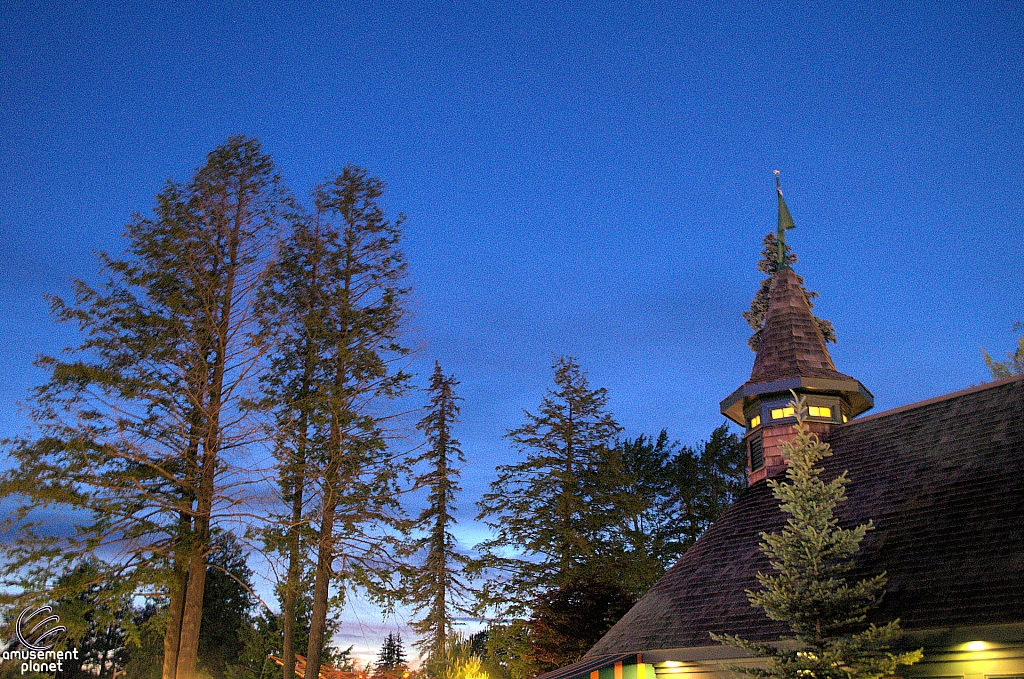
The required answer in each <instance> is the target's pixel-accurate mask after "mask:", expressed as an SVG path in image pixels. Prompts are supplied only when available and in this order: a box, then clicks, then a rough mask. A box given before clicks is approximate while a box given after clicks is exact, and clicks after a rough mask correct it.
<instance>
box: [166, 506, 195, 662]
mask: <svg viewBox="0 0 1024 679" xmlns="http://www.w3.org/2000/svg"><path fill="white" fill-rule="evenodd" d="M183 520H184V517H183ZM187 583H188V570H187V568H186V561H185V558H184V555H183V554H181V553H178V554H175V557H174V574H173V576H172V581H171V587H170V590H171V593H170V594H171V596H170V598H171V601H170V605H169V606H168V608H167V630H166V631H165V632H164V665H163V671H162V672H161V674H160V676H161V679H175V674H176V672H177V667H178V646H179V644H180V642H181V613H182V611H183V610H184V608H185V587H186V584H187Z"/></svg>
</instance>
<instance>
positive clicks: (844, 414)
mask: <svg viewBox="0 0 1024 679" xmlns="http://www.w3.org/2000/svg"><path fill="white" fill-rule="evenodd" d="M843 424H846V413H843Z"/></svg>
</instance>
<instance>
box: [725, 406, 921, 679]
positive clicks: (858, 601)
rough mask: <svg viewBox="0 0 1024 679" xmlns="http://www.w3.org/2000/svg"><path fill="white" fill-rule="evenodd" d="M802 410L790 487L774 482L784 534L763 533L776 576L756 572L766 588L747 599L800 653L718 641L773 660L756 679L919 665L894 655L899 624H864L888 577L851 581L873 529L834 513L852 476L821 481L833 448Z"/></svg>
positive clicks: (847, 674) (839, 678) (856, 678)
mask: <svg viewBox="0 0 1024 679" xmlns="http://www.w3.org/2000/svg"><path fill="white" fill-rule="evenodd" d="M793 405H794V407H795V409H796V410H797V411H798V416H797V424H796V432H797V435H796V438H795V439H794V440H793V441H792V442H790V443H787V444H785V447H784V449H783V450H784V455H785V456H786V460H787V462H788V463H789V467H788V469H787V470H786V481H787V482H786V483H780V482H778V481H776V480H774V479H770V480H769V481H768V483H769V485H770V487H771V489H772V492H773V493H774V495H775V498H776V499H777V500H778V501H779V502H780V506H781V509H782V511H783V512H785V513H787V514H790V518H789V520H788V521H787V524H786V527H785V528H783V529H782V531H781V532H779V533H774V534H767V533H762V535H761V537H762V539H763V542H762V543H761V550H762V551H763V552H764V553H765V554H766V555H768V558H769V560H770V562H771V564H772V568H773V569H774V571H775V573H774V574H763V573H758V575H757V579H758V581H759V582H760V583H761V589H760V590H759V591H757V592H749V591H748V592H747V596H748V598H749V599H750V604H751V605H752V606H755V607H757V608H762V609H764V612H765V613H766V614H767V615H768V617H769V618H771V619H772V620H780V621H783V622H785V623H787V624H788V625H789V627H790V629H792V631H793V636H792V638H791V640H792V641H795V642H796V644H795V646H789V645H786V646H780V645H776V644H770V643H762V642H752V641H746V640H744V639H741V638H739V637H737V636H734V635H729V634H726V635H722V636H719V635H715V634H712V635H711V636H712V638H714V639H715V640H716V641H718V642H720V643H724V644H726V645H729V646H734V647H736V648H741V649H745V650H748V651H753V652H754V653H755V654H757V655H759V656H762V657H765V658H767V659H768V664H767V666H766V667H759V668H752V669H742V670H741V673H742V674H745V675H746V676H750V677H761V678H765V679H879V677H884V676H890V675H892V674H893V673H894V672H895V670H896V668H897V667H899V666H900V665H910V664H912V663H914V662H916V661H917V660H919V659H920V658H921V652H920V651H912V652H893V651H892V649H891V645H892V643H893V642H894V641H895V640H896V639H897V638H898V637H899V636H900V634H901V631H900V627H899V621H892V622H889V623H887V624H885V625H882V626H876V625H875V624H874V623H872V624H868V623H867V622H866V620H867V615H868V612H869V611H870V610H871V608H872V607H874V606H875V605H877V603H878V601H879V599H880V598H881V596H882V593H883V592H884V590H885V583H886V576H885V573H880V574H878V575H876V576H874V577H870V578H867V579H864V580H859V581H856V582H852V583H851V582H848V581H847V577H846V576H847V575H849V573H850V571H851V570H852V569H853V561H852V557H853V555H854V554H856V553H857V551H858V550H859V549H860V543H861V541H862V540H863V539H864V536H865V534H867V532H868V531H870V530H872V529H873V526H872V524H871V522H870V521H869V522H868V523H866V524H861V525H859V526H855V527H853V528H840V527H839V525H838V520H837V519H836V518H835V515H834V510H835V507H836V505H837V504H838V503H840V502H842V501H844V500H845V499H846V484H847V483H848V480H847V478H846V473H845V472H844V473H842V474H840V475H839V476H838V477H836V478H835V479H833V480H831V481H828V482H826V481H824V480H823V479H822V478H821V474H822V471H823V470H822V468H821V467H819V466H817V465H818V463H819V462H821V460H822V459H824V458H825V457H828V456H829V455H831V454H832V453H831V451H830V450H829V446H828V444H827V443H822V442H821V441H820V440H819V439H818V436H817V434H813V433H811V431H810V430H809V429H808V428H807V426H806V425H805V424H804V419H803V418H804V417H805V416H806V407H805V405H804V402H803V399H802V398H801V399H800V400H798V401H794V403H793Z"/></svg>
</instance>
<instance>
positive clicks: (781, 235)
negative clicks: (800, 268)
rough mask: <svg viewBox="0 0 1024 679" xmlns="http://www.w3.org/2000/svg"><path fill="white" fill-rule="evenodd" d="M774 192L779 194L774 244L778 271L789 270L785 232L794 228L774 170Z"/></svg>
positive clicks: (777, 174)
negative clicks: (776, 248)
mask: <svg viewBox="0 0 1024 679" xmlns="http://www.w3.org/2000/svg"><path fill="white" fill-rule="evenodd" d="M775 190H776V191H778V193H779V230H778V235H777V236H776V244H777V246H778V260H777V261H778V265H779V269H788V268H789V259H788V258H787V257H786V232H787V231H789V230H790V229H792V228H793V227H795V226H796V224H794V223H793V217H792V215H790V214H789V208H787V207H786V201H785V200H784V199H783V197H782V184H781V182H779V171H778V170H775Z"/></svg>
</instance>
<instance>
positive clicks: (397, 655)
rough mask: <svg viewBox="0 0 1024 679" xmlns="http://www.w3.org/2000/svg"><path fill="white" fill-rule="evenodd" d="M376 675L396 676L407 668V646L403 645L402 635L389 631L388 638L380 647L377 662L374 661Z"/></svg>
mask: <svg viewBox="0 0 1024 679" xmlns="http://www.w3.org/2000/svg"><path fill="white" fill-rule="evenodd" d="M373 668H374V676H376V677H396V676H398V675H400V674H401V673H402V672H404V671H405V669H406V663H405V648H404V647H403V646H402V635H400V634H397V633H395V632H389V633H388V636H387V639H385V640H384V643H383V644H382V645H381V647H380V653H378V654H377V662H376V663H374V666H373Z"/></svg>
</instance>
